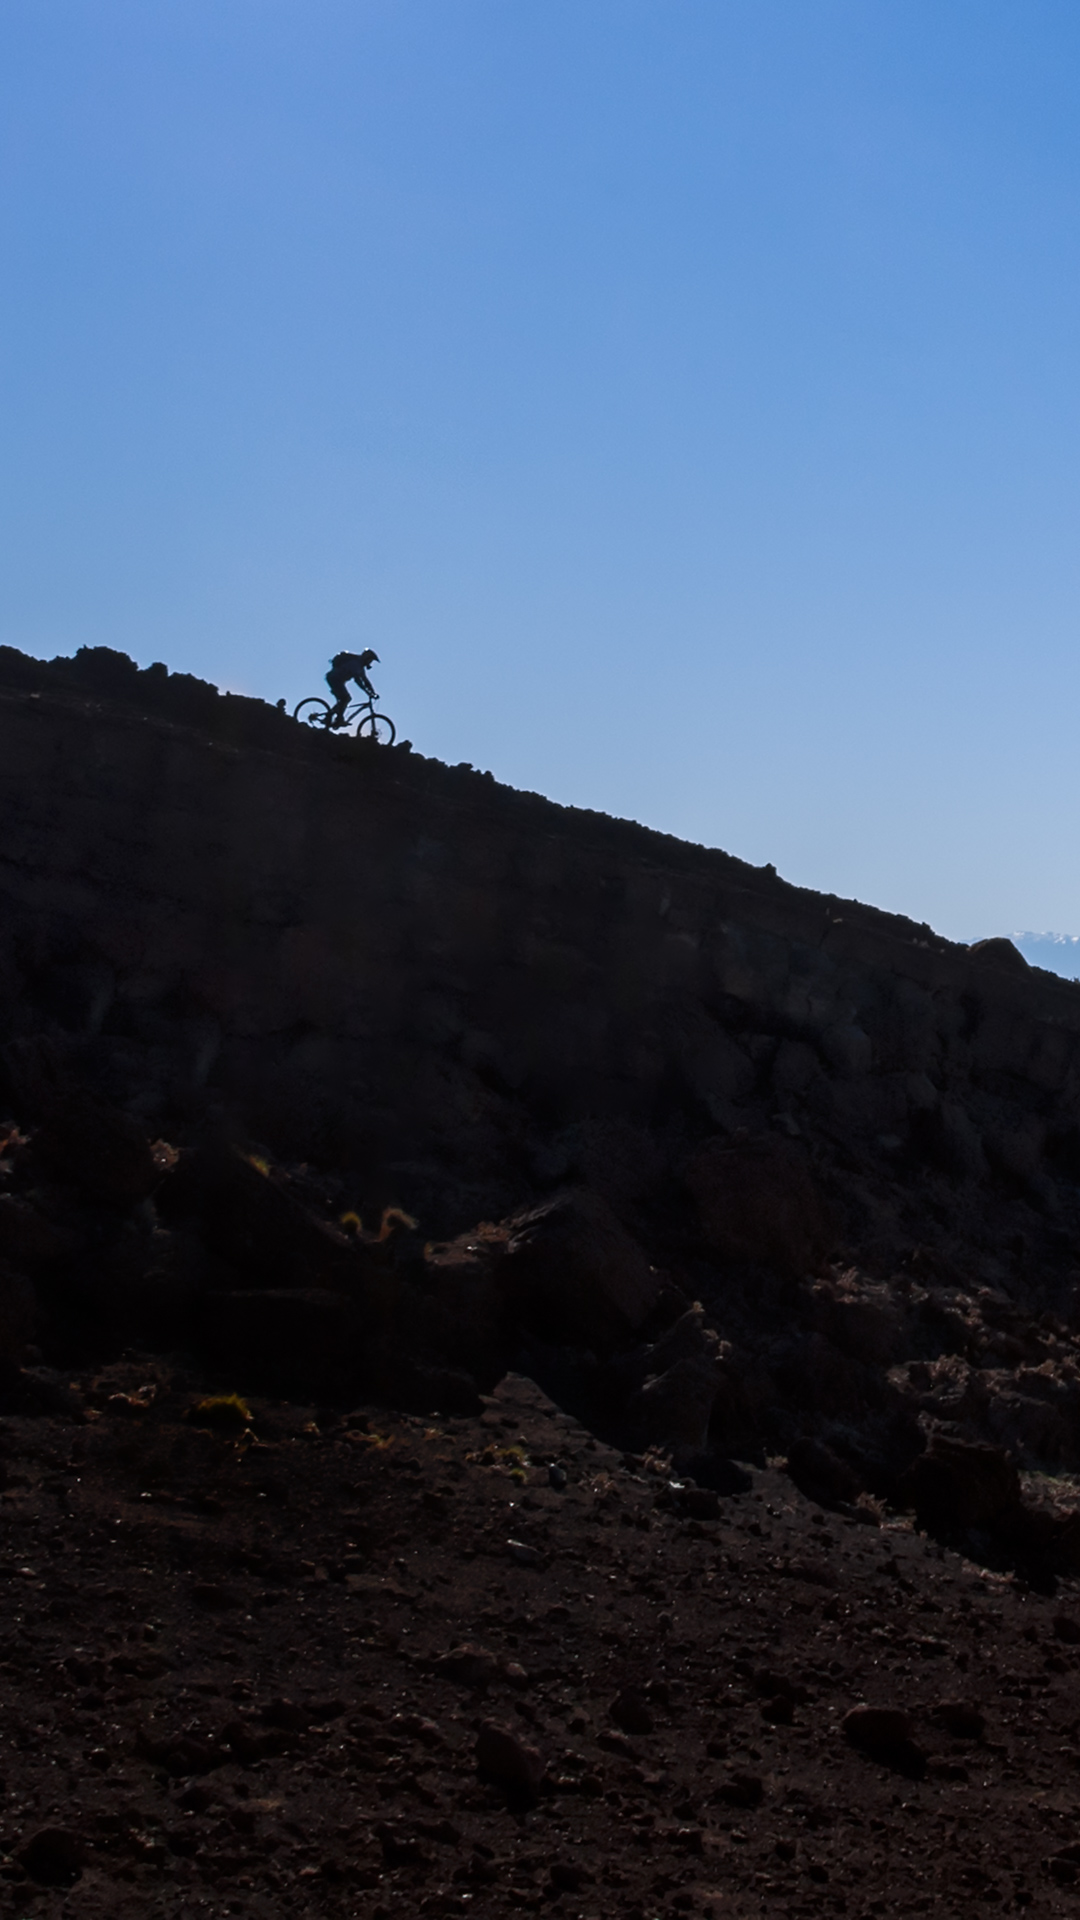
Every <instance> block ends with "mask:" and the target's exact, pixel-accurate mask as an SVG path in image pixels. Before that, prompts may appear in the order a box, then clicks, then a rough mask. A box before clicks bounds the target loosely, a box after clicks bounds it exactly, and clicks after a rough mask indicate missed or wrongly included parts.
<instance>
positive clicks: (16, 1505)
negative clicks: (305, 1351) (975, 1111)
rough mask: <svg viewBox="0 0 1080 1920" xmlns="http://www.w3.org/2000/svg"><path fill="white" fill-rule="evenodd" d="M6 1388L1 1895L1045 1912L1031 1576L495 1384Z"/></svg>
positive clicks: (85, 1908) (1071, 1892) (1075, 1598)
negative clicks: (332, 1397) (244, 1402)
mask: <svg viewBox="0 0 1080 1920" xmlns="http://www.w3.org/2000/svg"><path fill="white" fill-rule="evenodd" d="M27 1380H28V1382H29V1384H28V1387H27V1395H26V1399H25V1402H24V1403H23V1404H24V1410H22V1411H15V1412H9V1413H8V1414H6V1415H5V1417H4V1418H3V1420H2V1423H0V1461H2V1469H3V1471H2V1476H0V1477H2V1480H3V1492H2V1495H0V1505H2V1510H3V1519H4V1543H3V1548H2V1550H0V1551H2V1559H0V1609H2V1616H3V1617H2V1625H0V1660H2V1663H3V1664H2V1669H0V1670H2V1672H3V1676H4V1710H3V1716H2V1722H3V1753H2V1758H0V1775H2V1784H3V1798H2V1801H0V1806H2V1827H0V1838H2V1845H3V1856H4V1857H3V1861H2V1864H0V1912H2V1913H6V1914H11V1915H31V1914H33V1915H39V1914H40V1915H50V1916H52V1915H56V1916H61V1915H63V1916H65V1917H66V1916H71V1920H75V1916H79V1920H82V1916H87V1915H97V1914H101V1915H118V1916H128V1915H131V1916H135V1915H139V1916H140V1917H142V1916H149V1915H155V1916H156V1915H160V1916H163V1920H164V1917H165V1916H168V1920H172V1917H173V1916H176V1917H177V1920H179V1916H182V1915H192V1916H194V1915H214V1916H218V1915H227V1914H228V1915H233V1914H235V1915H246V1916H252V1917H254V1916H256V1915H258V1916H270V1915H278V1914H282V1913H288V1914H292V1915H296V1916H298V1917H299V1916H302V1915H322V1914H328V1915H342V1916H351V1915H356V1916H364V1917H365V1920H368V1916H370V1920H388V1917H389V1916H391V1915H394V1916H396V1915H402V1916H405V1915H413V1914H433V1915H441V1914H447V1915H449V1914H468V1913H473V1912H475V1913H481V1914H483V1915H485V1916H492V1917H494V1916H502V1915H505V1914H510V1913H513V1912H517V1911H519V1910H521V1909H525V1910H528V1911H532V1912H543V1913H545V1914H551V1915H560V1916H567V1920H569V1917H570V1916H583V1917H588V1916H596V1920H601V1916H604V1917H605V1920H606V1916H609V1915H610V1916H620V1917H621V1920H654V1916H661V1915H665V1916H666V1915H677V1914H684V1913H701V1914H705V1913H712V1914H715V1915H731V1916H740V1920H750V1916H754V1915H759V1914H761V1915H764V1914H769V1915H772V1914H792V1915H802V1914H806V1915H810V1914H828V1913H843V1914H850V1915H853V1916H854V1915H859V1916H862V1915H871V1914H892V1913H933V1914H935V1915H937V1914H942V1915H951V1914H954V1913H955V1914H964V1915H967V1914H972V1913H975V1912H978V1911H980V1910H982V1909H983V1908H989V1907H995V1906H996V1907H997V1908H998V1909H999V1910H1011V1909H1013V1908H1016V1907H1020V1908H1030V1909H1032V1910H1034V1911H1036V1912H1040V1913H1042V1912H1047V1913H1049V1912H1053V1913H1070V1912H1073V1911H1075V1910H1076V1907H1077V1904H1078V1898H1080V1887H1077V1886H1076V1885H1074V1882H1076V1880H1077V1875H1078V1873H1080V1844H1078V1843H1080V1773H1078V1767H1080V1744H1078V1742H1080V1673H1078V1666H1080V1593H1077V1592H1076V1591H1075V1589H1074V1587H1073V1586H1072V1585H1071V1584H1070V1583H1068V1582H1066V1583H1063V1584H1062V1585H1061V1587H1060V1588H1059V1590H1058V1592H1057V1593H1056V1595H1055V1596H1054V1597H1053V1598H1047V1597H1043V1596H1039V1595H1037V1594H1034V1593H1032V1592H1030V1591H1028V1590H1027V1589H1025V1587H1024V1586H1023V1585H1022V1584H1021V1583H1019V1582H1017V1581H1016V1579H1015V1578H1010V1577H1005V1576H1002V1575H999V1574H992V1573H987V1572H985V1571H982V1570H980V1569H979V1568H978V1567H976V1566H974V1565H972V1564H971V1563H969V1562H966V1561H963V1560H961V1559H959V1558H958V1557H957V1556H955V1555H953V1554H949V1553H946V1552H944V1551H943V1550H942V1549H941V1548H939V1547H938V1546H936V1545H933V1544H931V1543H929V1542H928V1541H927V1540H926V1539H925V1538H923V1537H922V1536H920V1535H919V1534H917V1533H915V1532H914V1531H913V1530H912V1526H911V1522H910V1521H909V1520H903V1521H897V1520H894V1519H891V1518H889V1517H888V1516H885V1517H884V1520H883V1524H880V1525H875V1524H873V1522H874V1518H875V1516H874V1514H873V1513H872V1512H871V1511H869V1510H868V1511H867V1513H866V1516H865V1518H863V1519H858V1520H857V1519H854V1518H844V1517H840V1516H838V1515H836V1514H832V1513H829V1514H826V1513H823V1512H821V1511H820V1510H817V1509H815V1508H814V1507H813V1506H812V1505H811V1504H810V1503H809V1502H808V1501H806V1500H805V1499H804V1498H803V1497H802V1496H801V1495H800V1494H799V1493H797V1492H796V1491H795V1489H794V1488H793V1486H792V1484H791V1482H790V1481H789V1480H788V1479H787V1478H786V1477H785V1476H784V1475H783V1474H781V1473H780V1472H778V1471H776V1470H774V1469H771V1468H769V1469H766V1470H764V1471H760V1472H758V1471H753V1472H752V1474H751V1475H750V1476H749V1477H750V1479H751V1480H752V1485H751V1486H750V1487H749V1489H748V1490H747V1491H744V1492H742V1493H741V1494H737V1495H732V1496H729V1497H718V1496H717V1495H716V1494H714V1493H711V1492H708V1491H706V1490H704V1489H700V1488H698V1489H695V1488H693V1487H688V1486H685V1485H684V1486H679V1485H677V1484H676V1485H673V1484H672V1482H671V1478H670V1474H669V1473H666V1472H665V1470H664V1463H663V1461H662V1460H660V1459H654V1458H645V1459H642V1458H640V1457H628V1456H622V1455H619V1454H616V1453H614V1452H612V1451H611V1450H610V1449H608V1448H605V1447H604V1446H603V1445H601V1444H600V1443H599V1442H598V1441H596V1440H595V1439H594V1438H592V1437H591V1436H590V1435H589V1434H588V1433H587V1432H586V1431H585V1430H584V1429H583V1428H582V1427H580V1426H579V1425H577V1424H576V1423H575V1422H574V1421H572V1420H570V1419H569V1418H568V1417H566V1416H565V1415H563V1414H561V1413H559V1412H558V1411H557V1410H556V1409H555V1408H554V1407H553V1406H552V1405H551V1403H550V1402H549V1401H547V1400H545V1399H544V1397H543V1396H542V1395H541V1394H540V1393H539V1391H538V1390H537V1389H536V1388H535V1387H533V1386H532V1385H531V1383H529V1382H527V1381H524V1380H521V1379H519V1378H517V1377H514V1376H510V1377H508V1378H507V1380H505V1381H504V1382H503V1383H502V1385H501V1386H500V1387H499V1389H498V1390H497V1392H496V1394H495V1395H494V1396H493V1397H492V1398H491V1399H490V1400H489V1402H488V1403H487V1404H486V1406H485V1411H484V1412H483V1414H482V1415H481V1416H480V1417H479V1418H475V1419H473V1418H469V1419H454V1420H448V1419H438V1418H432V1419H431V1420H425V1419H423V1418H419V1417H411V1416H403V1415H397V1414H390V1413H387V1412H385V1411H381V1410H378V1409H375V1408H361V1409H357V1410H356V1411H355V1412H354V1413H349V1414H345V1415H344V1416H342V1414H341V1413H340V1412H333V1413H332V1412H328V1411H326V1410H320V1409H313V1408H310V1407H299V1406H294V1405H289V1404H282V1403H266V1402H258V1401H255V1402H252V1403H251V1411H252V1413H253V1416H254V1417H253V1421H252V1423H251V1426H250V1427H243V1428H238V1429H234V1430H229V1429H227V1428H226V1429H212V1428H208V1427H207V1426H206V1425H205V1424H204V1421H205V1419H206V1418H207V1416H203V1415H197V1416H196V1417H195V1419H194V1420H193V1419H192V1418H191V1417H190V1415H191V1409H192V1407H193V1406H194V1404H195V1403H196V1402H197V1400H198V1399H199V1383H198V1382H197V1381H196V1380H195V1379H194V1378H193V1377H190V1376H185V1374H184V1372H183V1369H182V1368H176V1367H170V1366H168V1365H166V1364H164V1363H162V1362H161V1361H158V1360H149V1359H148V1360H146V1361H142V1360H140V1359H139V1358H137V1357H134V1358H132V1357H129V1358H128V1359H127V1360H125V1361H124V1362H122V1363H120V1364H118V1365H116V1366H114V1367H112V1368H110V1369H109V1370H108V1371H107V1372H106V1373H103V1374H98V1375H95V1376H90V1375H86V1376H80V1377H78V1378H74V1379H73V1378H72V1377H71V1376H63V1377H52V1378H49V1377H46V1376H44V1375H43V1374H38V1375H37V1376H33V1375H29V1376H27ZM16 1404H17V1403H16ZM42 1408H45V1409H46V1410H44V1411H42V1410H41V1409H42ZM218 1417H225V1418H227V1417H228V1415H227V1414H226V1415H225V1416H218ZM864 1702H865V1703H869V1704H870V1705H871V1706H874V1707H882V1708H888V1709H893V1710H896V1712H897V1713H899V1714H902V1715H906V1716H908V1722H907V1724H905V1723H904V1722H903V1721H901V1720H897V1721H896V1722H895V1724H894V1723H893V1722H890V1721H888V1720H886V1721H885V1722H883V1723H880V1724H878V1725H877V1726H876V1727H875V1723H873V1722H870V1723H867V1722H866V1719H865V1716H863V1728H862V1732H861V1733H860V1724H859V1719H858V1717H856V1719H855V1720H854V1721H848V1722H847V1723H846V1726H845V1725H844V1724H843V1723H844V1718H845V1715H847V1714H848V1713H849V1712H850V1710H851V1709H852V1708H854V1707H856V1706H857V1705H859V1704H860V1703H864ZM883 1728H884V1731H883V1730H882V1729H883ZM860 1738H861V1739H862V1741H863V1745H861V1746H860V1745H857V1744H854V1743H853V1740H855V1739H860ZM867 1745H868V1746H869V1751H868V1750H866V1748H867Z"/></svg>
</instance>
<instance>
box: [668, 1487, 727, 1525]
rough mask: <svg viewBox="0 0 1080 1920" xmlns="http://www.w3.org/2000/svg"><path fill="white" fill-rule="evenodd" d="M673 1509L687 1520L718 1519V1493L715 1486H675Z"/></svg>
mask: <svg viewBox="0 0 1080 1920" xmlns="http://www.w3.org/2000/svg"><path fill="white" fill-rule="evenodd" d="M674 1492H675V1511H676V1512H677V1513H681V1514H683V1515H684V1516H685V1517H686V1519H687V1520H719V1518H720V1495H719V1494H718V1492H717V1491H716V1488H715V1487H690V1486H686V1487H677V1488H675V1490H674Z"/></svg>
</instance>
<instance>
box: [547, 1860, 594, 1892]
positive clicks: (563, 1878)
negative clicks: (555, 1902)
mask: <svg viewBox="0 0 1080 1920" xmlns="http://www.w3.org/2000/svg"><path fill="white" fill-rule="evenodd" d="M549 1872H550V1875H551V1887H552V1891H553V1893H555V1894H560V1893H580V1891H581V1889H582V1887H587V1886H589V1885H590V1884H591V1882H592V1879H593V1875H592V1874H591V1873H590V1871H589V1869H588V1867H583V1866H580V1865H578V1864H577V1862H576V1861H573V1860H553V1861H552V1863H551V1866H550V1869H549Z"/></svg>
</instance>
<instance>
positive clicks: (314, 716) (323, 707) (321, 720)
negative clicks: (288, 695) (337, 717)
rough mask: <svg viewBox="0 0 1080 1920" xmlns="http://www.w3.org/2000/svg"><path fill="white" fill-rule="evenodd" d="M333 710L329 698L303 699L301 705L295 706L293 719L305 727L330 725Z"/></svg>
mask: <svg viewBox="0 0 1080 1920" xmlns="http://www.w3.org/2000/svg"><path fill="white" fill-rule="evenodd" d="M332 712H333V708H332V707H331V705H330V702H329V700H319V699H313V700H301V702H300V705H299V706H298V707H294V708H293V719H294V720H299V721H300V723H301V725H302V726H305V727H328V726H329V725H330V715H331V713H332Z"/></svg>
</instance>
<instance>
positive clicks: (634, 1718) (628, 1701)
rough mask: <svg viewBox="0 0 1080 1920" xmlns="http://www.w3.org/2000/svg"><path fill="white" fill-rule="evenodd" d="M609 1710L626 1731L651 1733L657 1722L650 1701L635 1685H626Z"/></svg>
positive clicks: (616, 1723) (615, 1720) (616, 1722)
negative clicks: (650, 1707)
mask: <svg viewBox="0 0 1080 1920" xmlns="http://www.w3.org/2000/svg"><path fill="white" fill-rule="evenodd" d="M608 1712H609V1713H610V1714H611V1717H612V1719H613V1720H614V1722H615V1725H616V1726H617V1727H621V1728H622V1730H623V1732H624V1733H640V1734H646V1733H651V1732H652V1730H653V1726H654V1724H655V1722H654V1721H653V1717H652V1714H651V1713H650V1712H649V1707H648V1702H647V1701H646V1700H645V1699H644V1698H643V1696H642V1695H641V1694H640V1693H638V1691H637V1689H636V1688H634V1687H624V1688H623V1690H622V1692H621V1693H620V1694H617V1695H616V1697H615V1699H614V1700H613V1701H612V1703H611V1706H610V1707H609V1708H608Z"/></svg>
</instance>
